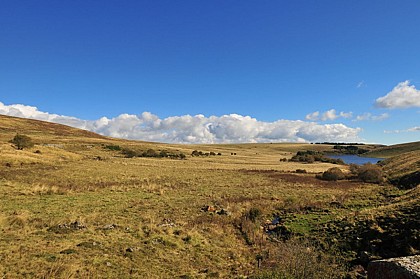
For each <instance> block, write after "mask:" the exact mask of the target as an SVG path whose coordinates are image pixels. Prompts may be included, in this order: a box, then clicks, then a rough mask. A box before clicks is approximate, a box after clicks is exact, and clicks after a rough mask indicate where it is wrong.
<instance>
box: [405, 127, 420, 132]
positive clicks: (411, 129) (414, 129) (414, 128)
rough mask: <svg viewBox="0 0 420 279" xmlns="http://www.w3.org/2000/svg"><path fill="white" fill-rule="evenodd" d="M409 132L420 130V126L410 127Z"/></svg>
mask: <svg viewBox="0 0 420 279" xmlns="http://www.w3.org/2000/svg"><path fill="white" fill-rule="evenodd" d="M407 132H420V126H417V127H412V128H409V129H407Z"/></svg>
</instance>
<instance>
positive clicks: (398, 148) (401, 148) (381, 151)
mask: <svg viewBox="0 0 420 279" xmlns="http://www.w3.org/2000/svg"><path fill="white" fill-rule="evenodd" d="M411 151H420V141H416V142H410V143H403V144H396V145H390V146H385V147H380V148H378V149H376V150H373V151H370V152H368V153H366V154H365V155H366V156H371V157H378V158H390V157H393V156H397V155H401V154H403V153H407V152H411Z"/></svg>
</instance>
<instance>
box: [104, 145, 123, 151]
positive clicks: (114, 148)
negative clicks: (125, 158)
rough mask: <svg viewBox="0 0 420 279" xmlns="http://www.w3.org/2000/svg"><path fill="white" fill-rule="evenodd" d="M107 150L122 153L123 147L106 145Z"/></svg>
mask: <svg viewBox="0 0 420 279" xmlns="http://www.w3.org/2000/svg"><path fill="white" fill-rule="evenodd" d="M104 148H105V149H109V150H114V151H121V146H119V145H112V144H111V145H106V146H105V147H104Z"/></svg>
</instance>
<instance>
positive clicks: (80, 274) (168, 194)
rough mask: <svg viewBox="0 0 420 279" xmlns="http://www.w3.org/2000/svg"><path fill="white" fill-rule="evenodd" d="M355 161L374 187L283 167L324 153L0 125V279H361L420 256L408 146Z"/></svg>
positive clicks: (415, 155) (12, 121)
mask: <svg viewBox="0 0 420 279" xmlns="http://www.w3.org/2000/svg"><path fill="white" fill-rule="evenodd" d="M17 134H20V135H25V136H27V137H29V139H30V141H31V143H32V144H31V145H28V146H27V147H26V146H25V147H23V149H22V150H18V148H17V146H16V143H11V140H12V139H13V138H14V137H15V136H16V135H17ZM363 148H364V149H366V153H364V155H366V156H368V155H369V156H373V157H378V158H387V159H386V160H384V161H382V162H381V163H380V166H378V167H376V166H375V168H379V169H380V174H379V175H380V179H379V180H378V181H374V180H372V182H370V181H369V180H363V179H360V178H361V177H362V176H361V175H359V176H358V175H357V173H355V172H357V171H358V170H356V171H355V166H348V165H344V164H337V162H329V161H326V160H318V161H317V160H313V161H312V159H311V160H309V161H308V160H306V159H305V160H301V161H299V160H290V159H291V158H293V156H295V155H297V153H298V152H299V151H300V152H306V153H300V154H321V153H322V154H323V153H328V152H334V151H335V152H336V151H337V148H334V145H331V144H327V143H324V144H309V143H261V144H254V143H249V144H218V145H176V144H163V143H151V142H142V141H130V140H123V139H115V138H109V137H104V136H101V135H98V134H94V133H91V132H88V131H84V130H79V129H75V128H71V127H68V126H64V125H59V124H54V123H48V122H42V121H37V120H29V119H21V118H15V117H8V116H1V115H0V199H1V203H0V277H1V278H363V277H364V276H366V273H365V269H366V266H367V264H368V263H369V261H371V260H374V259H380V258H388V257H396V256H406V255H414V254H418V253H419V250H420V245H419V241H420V237H419V230H420V229H419V228H420V217H419V214H418V212H420V208H419V204H420V203H419V197H420V188H419V186H418V184H419V183H420V179H419V173H420V142H415V143H408V144H403V145H398V146H380V145H363ZM339 149H340V148H339ZM308 151H309V153H308ZM311 152H312V153H311ZM317 156H318V155H317ZM331 168H336V169H338V170H335V171H338V172H340V173H342V177H340V179H337V180H336V179H328V180H325V179H322V178H323V175H322V174H323V173H324V172H325V171H327V170H329V169H331Z"/></svg>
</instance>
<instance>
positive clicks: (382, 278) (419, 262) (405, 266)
mask: <svg viewBox="0 0 420 279" xmlns="http://www.w3.org/2000/svg"><path fill="white" fill-rule="evenodd" d="M368 278H369V279H419V278H420V255H416V256H411V257H401V258H391V259H386V260H379V261H372V262H370V263H369V266H368Z"/></svg>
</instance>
